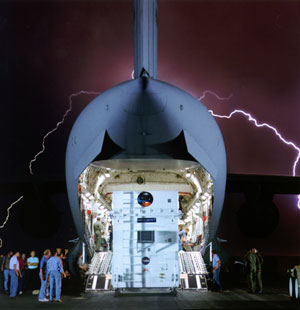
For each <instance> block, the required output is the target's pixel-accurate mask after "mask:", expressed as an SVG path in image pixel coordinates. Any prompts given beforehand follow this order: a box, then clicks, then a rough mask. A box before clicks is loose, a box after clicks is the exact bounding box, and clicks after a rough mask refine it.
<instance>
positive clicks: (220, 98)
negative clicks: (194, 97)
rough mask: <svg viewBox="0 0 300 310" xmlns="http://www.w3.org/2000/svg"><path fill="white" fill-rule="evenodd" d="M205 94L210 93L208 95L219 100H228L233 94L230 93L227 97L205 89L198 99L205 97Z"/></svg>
mask: <svg viewBox="0 0 300 310" xmlns="http://www.w3.org/2000/svg"><path fill="white" fill-rule="evenodd" d="M207 94H210V95H213V96H214V97H216V98H217V99H218V100H220V101H227V100H230V99H231V97H232V96H233V94H230V95H229V96H228V97H220V96H219V95H217V94H216V93H214V92H213V91H211V90H205V91H204V92H203V94H202V96H201V97H200V98H198V100H200V101H201V100H202V99H204V98H205V97H206V95H207Z"/></svg>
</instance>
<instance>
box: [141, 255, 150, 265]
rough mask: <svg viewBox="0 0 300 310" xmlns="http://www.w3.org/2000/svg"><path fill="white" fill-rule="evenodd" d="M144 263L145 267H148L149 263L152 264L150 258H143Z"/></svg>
mask: <svg viewBox="0 0 300 310" xmlns="http://www.w3.org/2000/svg"><path fill="white" fill-rule="evenodd" d="M142 263H143V264H144V265H148V264H149V263H150V258H149V257H146V256H145V257H143V258H142Z"/></svg>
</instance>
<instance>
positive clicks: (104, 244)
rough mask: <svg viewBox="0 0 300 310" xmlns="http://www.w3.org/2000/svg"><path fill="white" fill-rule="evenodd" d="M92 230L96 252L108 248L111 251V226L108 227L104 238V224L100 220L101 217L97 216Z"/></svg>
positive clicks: (104, 250)
mask: <svg viewBox="0 0 300 310" xmlns="http://www.w3.org/2000/svg"><path fill="white" fill-rule="evenodd" d="M93 230H94V238H95V240H94V241H95V250H96V252H106V251H108V250H110V251H112V238H113V234H112V226H110V227H109V228H108V234H107V238H106V234H105V225H104V224H103V223H102V222H101V218H100V217H97V220H96V222H95V223H94V225H93Z"/></svg>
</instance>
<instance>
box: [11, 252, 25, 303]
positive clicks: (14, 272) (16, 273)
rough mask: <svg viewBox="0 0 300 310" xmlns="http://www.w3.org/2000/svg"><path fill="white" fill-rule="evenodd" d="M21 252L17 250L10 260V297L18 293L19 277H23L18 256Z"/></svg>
mask: <svg viewBox="0 0 300 310" xmlns="http://www.w3.org/2000/svg"><path fill="white" fill-rule="evenodd" d="M19 256H20V252H16V253H15V255H14V256H12V258H11V259H10V261H9V273H10V295H9V297H10V298H15V297H16V295H17V290H18V284H19V281H18V280H19V277H22V275H21V272H20V266H19V261H18V257H19Z"/></svg>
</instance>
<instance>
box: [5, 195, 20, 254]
mask: <svg viewBox="0 0 300 310" xmlns="http://www.w3.org/2000/svg"><path fill="white" fill-rule="evenodd" d="M22 199H23V196H21V197H20V198H19V199H17V200H16V201H14V202H13V203H12V204H11V205H10V206H9V207H8V208H7V210H6V212H7V216H6V219H5V220H4V222H3V224H2V225H1V226H0V229H3V228H4V226H5V225H6V223H7V221H8V219H9V211H10V209H11V208H12V207H13V206H14V205H15V204H17V203H18V202H19V201H20V200H22ZM0 248H2V239H1V238H0Z"/></svg>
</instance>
